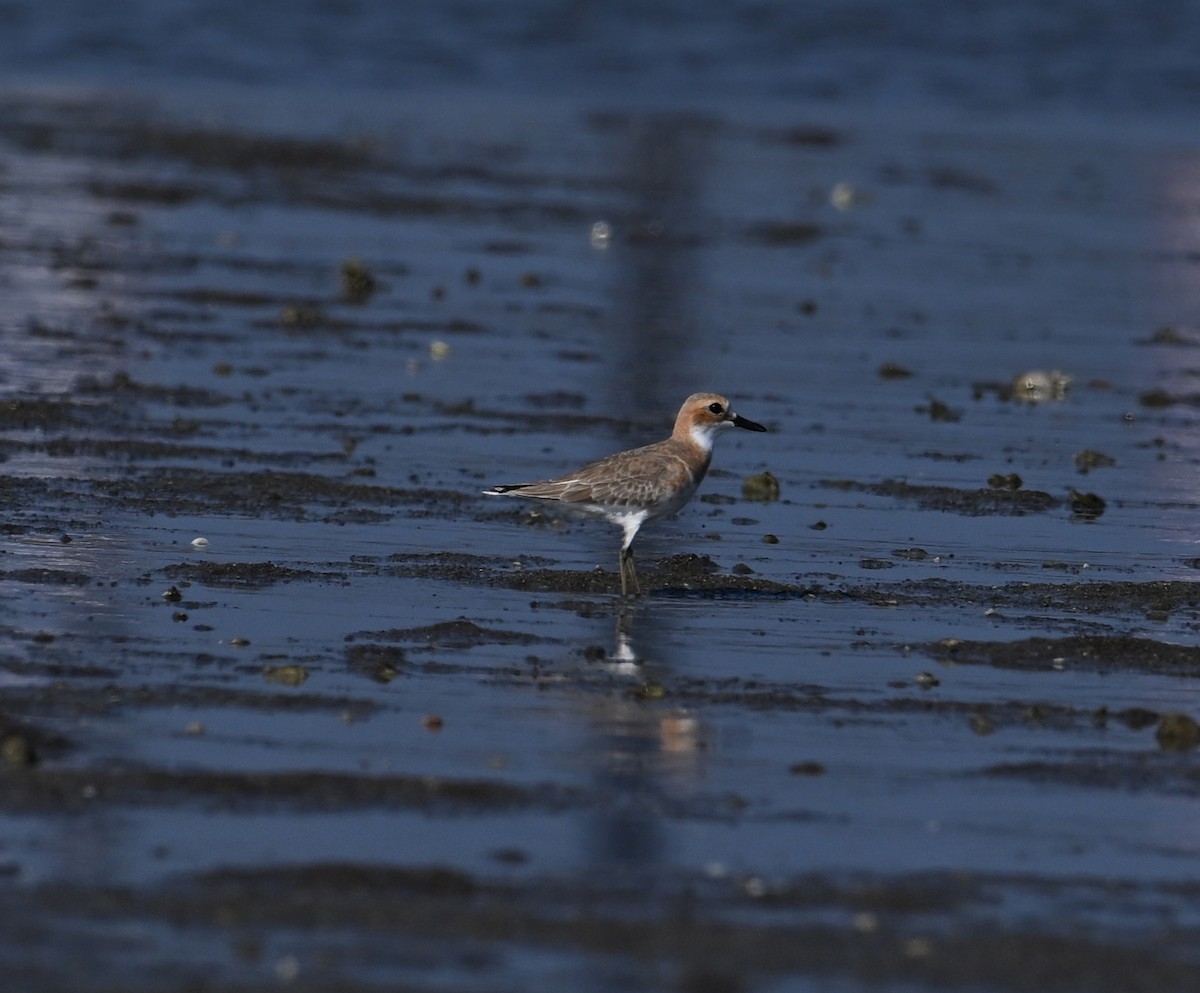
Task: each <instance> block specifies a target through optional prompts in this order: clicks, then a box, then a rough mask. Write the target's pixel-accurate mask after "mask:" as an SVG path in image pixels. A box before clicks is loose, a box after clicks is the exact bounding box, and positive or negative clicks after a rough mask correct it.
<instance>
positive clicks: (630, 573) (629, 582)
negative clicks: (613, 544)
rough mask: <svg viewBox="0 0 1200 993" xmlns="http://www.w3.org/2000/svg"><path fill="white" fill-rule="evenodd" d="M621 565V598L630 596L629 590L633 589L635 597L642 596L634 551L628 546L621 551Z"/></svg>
mask: <svg viewBox="0 0 1200 993" xmlns="http://www.w3.org/2000/svg"><path fill="white" fill-rule="evenodd" d="M619 565H620V567H621V596H629V595H630V590H629V588H630V587H631V586H632V587H633V595H634V596H641V595H642V588H641V586H640V585H639V584H638V578H637V570H636V569H635V568H634V567H633V549H632V548H631V547H630V546H628V545H626V546H624V547H623V548H622V549H621V555H620V561H619Z"/></svg>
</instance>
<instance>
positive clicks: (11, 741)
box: [0, 732, 38, 769]
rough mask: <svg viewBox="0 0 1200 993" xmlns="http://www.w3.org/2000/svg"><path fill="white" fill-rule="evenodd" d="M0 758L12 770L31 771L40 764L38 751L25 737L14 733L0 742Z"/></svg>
mask: <svg viewBox="0 0 1200 993" xmlns="http://www.w3.org/2000/svg"><path fill="white" fill-rule="evenodd" d="M0 757H2V758H3V759H4V764H5V765H6V766H7V767H8V768H10V769H29V768H32V767H33V766H35V765H37V763H38V754H37V749H35V748H34V747H33V742H32V741H30V740H29V738H27V737H26V736H25V735H23V734H20V733H17V732H14V733H13V734H9V735H7V736H6V737H5V738H4V740H3V741H0Z"/></svg>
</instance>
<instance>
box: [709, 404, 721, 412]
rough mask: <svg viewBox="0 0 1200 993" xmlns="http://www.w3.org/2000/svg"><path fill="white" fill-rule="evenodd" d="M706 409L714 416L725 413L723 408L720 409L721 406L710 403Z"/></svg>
mask: <svg viewBox="0 0 1200 993" xmlns="http://www.w3.org/2000/svg"><path fill="white" fill-rule="evenodd" d="M708 409H709V411H711V412H712V413H714V414H723V413H725V408H724V407H722V406H721V405H720V404H719V403H710V404H709V405H708Z"/></svg>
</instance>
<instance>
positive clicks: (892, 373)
mask: <svg viewBox="0 0 1200 993" xmlns="http://www.w3.org/2000/svg"><path fill="white" fill-rule="evenodd" d="M877 375H878V376H879V378H880V379H909V378H911V376H912V370H911V369H906V368H905V367H904V366H902V365H898V364H897V363H895V362H885V363H883V365H881V366H880V367H879V372H878V373H877Z"/></svg>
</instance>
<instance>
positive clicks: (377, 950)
mask: <svg viewBox="0 0 1200 993" xmlns="http://www.w3.org/2000/svg"><path fill="white" fill-rule="evenodd" d="M373 109H374V110H375V111H376V112H377V114H378V116H375V117H371V116H365V117H364V116H360V122H359V124H358V126H356V127H354V128H350V127H347V126H345V125H343V124H341V123H339V122H334V121H330V120H325V119H320V120H317V121H315V122H313V123H311V125H310V127H309V128H307V129H305V128H300V127H296V128H292V129H291V130H288V129H286V128H280V127H278V126H275V125H272V124H271V123H270V112H269V109H268V108H253V107H251V108H249V109H246V108H241V109H239V111H238V113H237V115H236V116H235V115H232V114H229V113H228V112H227V113H226V114H224V115H222V113H220V112H214V113H210V114H209V115H207V116H205V115H196V114H195V113H194V112H193V111H189V110H185V109H181V108H179V107H174V106H171V105H149V106H148V105H146V104H144V103H134V102H131V101H128V100H124V99H122V98H119V97H114V96H86V97H62V96H58V95H41V96H37V95H30V94H29V93H22V94H9V95H7V96H6V97H4V98H3V99H0V212H2V214H3V217H4V233H3V236H2V237H0V259H2V260H3V273H4V275H3V276H2V277H0V279H2V280H3V297H4V303H3V312H2V314H0V335H2V341H0V343H2V346H3V356H4V357H3V358H2V359H0V391H2V393H0V459H2V460H3V461H2V463H0V468H2V469H3V476H2V477H0V478H2V481H0V507H2V508H3V510H2V514H0V529H2V531H3V534H4V549H3V554H2V555H0V589H2V590H3V594H4V608H3V612H0V639H2V642H0V749H2V755H3V762H4V768H3V771H2V772H0V783H2V784H3V789H0V823H2V824H3V827H2V829H0V830H2V833H0V871H2V873H3V877H4V878H3V885H2V886H0V901H3V906H4V913H3V914H0V938H2V944H3V947H4V948H5V949H6V951H5V952H4V954H3V966H4V972H5V974H6V976H8V977H9V981H8V982H7V983H6V988H8V989H30V990H33V989H37V990H52V989H72V990H109V989H207V990H231V991H232V990H240V989H258V988H262V987H263V986H264V984H265V985H272V984H286V985H287V986H289V988H293V989H329V988H331V986H336V987H337V988H338V989H346V990H357V989H363V990H366V989H379V988H395V987H396V985H397V984H400V985H403V987H404V988H406V989H414V990H424V989H429V990H433V989H479V990H492V989H530V988H561V989H622V990H631V989H672V990H683V991H702V990H703V991H715V990H721V991H725V990H729V991H734V990H747V991H749V990H756V991H757V990H763V991H767V990H770V991H777V990H780V991H782V990H816V989H820V990H840V989H847V990H849V989H861V988H870V989H881V990H887V989H895V990H901V989H903V990H914V989H945V988H953V989H960V988H965V987H968V986H970V987H980V988H983V987H986V988H989V989H997V990H1031V991H1032V990H1038V991H1045V990H1090V991H1106V990H1113V991H1116V990H1121V991H1127V990H1139V989H1151V988H1154V989H1162V988H1187V987H1188V986H1189V985H1195V983H1196V981H1197V979H1198V978H1200V965H1197V963H1196V961H1195V954H1194V947H1195V940H1196V935H1197V928H1198V927H1200V914H1198V913H1197V910H1196V907H1197V902H1196V896H1197V892H1198V888H1200V876H1198V875H1197V874H1196V873H1195V871H1194V866H1195V864H1196V856H1197V854H1200V847H1198V846H1200V842H1198V840H1197V836H1196V832H1195V828H1194V824H1195V813H1196V796H1197V789H1198V788H1200V772H1198V769H1197V766H1196V754H1197V752H1196V745H1197V743H1198V742H1200V731H1198V730H1197V728H1196V725H1195V723H1194V719H1195V718H1198V717H1200V707H1197V706H1196V704H1195V697H1194V683H1193V680H1195V679H1196V677H1197V675H1198V674H1200V648H1198V647H1197V646H1196V644H1195V639H1196V632H1197V628H1198V623H1200V593H1197V592H1196V590H1197V586H1196V583H1195V576H1196V570H1197V568H1200V557H1197V555H1198V553H1197V552H1196V550H1195V544H1194V541H1195V537H1194V534H1195V520H1196V510H1197V501H1196V499H1195V496H1194V491H1195V487H1194V476H1195V467H1196V463H1197V453H1196V445H1195V441H1194V439H1195V437H1196V433H1195V427H1196V423H1197V407H1198V406H1200V404H1198V402H1197V399H1196V398H1197V395H1198V394H1200V387H1198V386H1197V383H1196V378H1197V375H1200V373H1198V371H1197V370H1198V368H1200V367H1198V364H1197V362H1196V359H1197V356H1200V351H1198V348H1200V329H1197V328H1195V327H1193V326H1190V325H1189V324H1188V323H1187V321H1188V319H1189V315H1194V314H1195V312H1196V310H1195V307H1196V304H1197V302H1198V300H1197V297H1198V295H1200V292H1198V291H1200V280H1197V278H1196V256H1195V242H1194V236H1193V234H1192V232H1191V230H1190V228H1189V226H1188V224H1189V222H1188V217H1189V216H1190V214H1189V211H1191V212H1193V213H1194V208H1195V202H1196V190H1195V186H1194V179H1193V177H1194V175H1195V169H1194V167H1195V163H1196V152H1195V149H1194V148H1193V147H1191V146H1189V145H1187V144H1185V143H1184V139H1183V138H1177V137H1174V136H1172V135H1170V134H1158V133H1153V132H1146V133H1138V132H1136V130H1135V129H1133V128H1132V127H1131V128H1130V129H1129V130H1127V131H1124V132H1121V133H1117V132H1114V131H1112V130H1110V129H1108V128H1103V127H1099V126H1096V127H1090V128H1080V129H1079V131H1078V133H1065V132H1062V131H1060V130H1059V129H1058V128H1056V127H1054V126H1053V122H1047V121H1045V120H1043V121H1041V122H1037V123H1035V124H1032V125H1031V124H1028V123H1022V122H1015V123H1010V124H1004V123H996V124H994V125H989V126H987V127H984V126H982V125H977V124H971V123H964V122H963V121H961V120H957V119H953V118H946V119H941V120H937V121H933V122H925V123H921V124H918V123H916V122H913V121H904V120H902V121H894V120H893V121H887V120H879V119H873V118H871V117H869V116H864V117H857V118H851V119H845V120H843V119H840V118H839V117H838V116H837V115H836V114H834V113H833V112H831V111H829V110H828V109H826V110H824V111H821V110H816V109H814V108H812V107H797V108H796V110H795V112H794V114H793V115H792V116H791V117H790V118H789V119H788V120H779V119H778V118H772V119H770V120H765V119H764V120H754V119H751V118H747V117H745V116H740V115H736V114H731V113H722V112H720V111H715V110H714V111H711V112H707V113H705V114H692V113H684V112H677V113H665V112H664V113H662V114H647V113H633V112H626V111H620V110H617V111H613V110H605V111H604V112H592V111H589V112H586V113H580V112H578V111H576V110H574V109H572V108H564V107H561V106H555V105H553V104H546V105H544V104H540V103H538V102H536V101H529V102H527V103H525V104H522V105H520V106H516V107H512V106H506V107H503V108H497V107H495V106H486V105H485V106H477V105H473V104H472V105H455V104H454V103H449V104H448V105H447V106H445V107H429V108H425V109H423V110H420V111H418V110H414V109H412V108H407V109H405V110H404V111H403V112H395V111H392V112H390V114H391V116H389V115H388V113H387V112H385V111H384V109H383V108H373ZM447 110H449V111H452V113H449V114H448V113H447ZM362 119H366V120H370V121H371V124H370V126H364V125H362V123H361V120H362ZM597 224H603V225H604V227H596V225H597ZM699 389H718V390H722V391H726V392H728V393H730V394H731V395H733V396H734V397H735V398H736V400H737V406H738V409H739V411H743V412H744V413H745V414H746V416H749V417H752V418H754V419H755V420H759V421H762V422H763V423H764V424H767V425H769V427H770V433H768V434H765V435H755V436H754V437H753V438H750V439H746V438H738V439H730V438H726V439H722V443H721V444H719V445H718V450H717V452H716V458H715V461H714V470H713V472H712V473H711V475H710V478H709V479H708V480H707V481H706V483H705V485H704V487H703V488H702V490H701V492H700V495H699V496H698V497H697V499H696V501H694V503H693V504H692V505H691V506H690V507H688V508H687V509H686V510H685V511H684V512H683V513H682V514H681V515H680V516H679V518H677V519H676V520H675V521H673V522H669V523H665V524H662V525H660V526H658V527H657V528H653V529H651V528H648V529H647V530H646V532H645V534H644V535H643V536H641V537H640V538H639V541H638V545H637V547H636V552H637V559H638V568H639V574H640V576H641V579H642V583H643V586H644V587H646V588H648V589H649V590H651V593H650V595H649V596H647V597H646V598H644V600H642V601H639V602H636V603H631V602H623V601H621V600H620V598H619V597H617V596H616V591H617V589H618V580H617V575H616V548H617V536H616V534H615V533H614V532H612V531H610V530H609V529H607V528H604V527H603V526H599V525H588V524H579V523H575V522H571V521H565V520H560V519H558V518H555V517H554V516H552V515H546V514H545V513H543V512H540V511H537V510H536V509H531V508H526V507H521V506H508V505H506V506H504V507H499V508H498V507H496V506H495V504H494V503H492V502H489V501H488V500H487V499H486V498H485V497H483V496H482V495H481V494H480V490H481V489H482V488H483V487H484V486H485V485H490V484H492V483H497V482H506V481H513V480H518V479H526V478H540V477H543V476H547V475H552V474H554V473H556V472H558V471H561V470H563V469H566V468H569V467H570V466H572V465H574V464H577V463H579V462H582V461H584V460H586V459H588V458H591V457H596V456H600V455H603V454H606V453H608V452H610V451H613V450H616V449H619V448H622V447H628V446H631V445H634V444H639V443H642V442H645V441H650V440H654V439H656V438H657V437H660V436H662V435H663V434H665V432H666V430H667V429H668V427H669V423H670V419H671V417H672V415H673V412H674V410H675V408H676V407H677V406H678V403H679V400H680V399H681V398H682V396H684V395H686V394H688V393H690V392H692V391H693V390H699ZM764 471H769V472H770V473H771V474H772V476H774V477H775V478H776V479H777V480H778V481H779V492H778V495H776V494H775V493H774V492H772V491H770V490H768V491H767V492H765V493H764V492H762V491H761V490H755V489H753V488H751V489H749V490H745V489H744V488H743V487H744V484H745V483H746V481H747V480H749V479H751V478H752V477H755V476H757V475H759V474H761V473H763V472H764ZM754 497H760V499H755V498H754ZM763 497H765V499H762V498H763ZM198 537H199V538H203V539H204V543H202V544H200V545H196V544H194V543H193V539H195V538H198Z"/></svg>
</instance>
